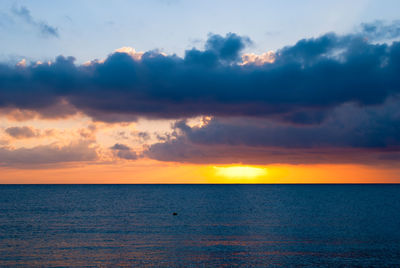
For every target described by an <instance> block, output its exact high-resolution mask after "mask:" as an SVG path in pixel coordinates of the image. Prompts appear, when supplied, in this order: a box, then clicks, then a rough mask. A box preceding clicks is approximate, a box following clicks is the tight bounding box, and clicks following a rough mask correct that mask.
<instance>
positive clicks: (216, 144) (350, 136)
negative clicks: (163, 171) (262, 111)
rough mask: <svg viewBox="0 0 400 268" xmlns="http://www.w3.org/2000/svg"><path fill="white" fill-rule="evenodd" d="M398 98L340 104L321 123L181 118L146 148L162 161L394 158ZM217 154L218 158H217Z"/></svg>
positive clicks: (398, 141)
mask: <svg viewBox="0 0 400 268" xmlns="http://www.w3.org/2000/svg"><path fill="white" fill-rule="evenodd" d="M399 111H400V103H399V101H398V100H390V101H388V102H387V103H385V104H384V105H381V106H377V107H368V108H365V107H364V108H361V107H357V106H355V105H350V104H346V105H342V106H340V107H338V108H336V109H335V110H334V111H333V112H332V113H331V114H330V115H329V116H328V117H327V118H326V120H325V121H324V122H323V123H322V124H318V125H308V126H304V125H293V124H284V123H282V122H276V121H271V120H269V119H260V118H259V119H254V118H253V119H252V118H214V119H212V120H211V121H209V122H208V124H207V125H205V126H203V127H190V126H188V124H187V123H186V122H185V121H184V120H182V121H178V122H177V123H176V124H175V125H174V126H173V128H174V130H175V131H174V132H173V133H172V135H170V136H169V137H167V138H166V139H164V141H162V142H159V143H156V144H153V145H151V146H150V147H149V148H148V149H147V151H146V152H145V154H146V155H147V156H149V157H150V158H154V159H157V160H162V161H180V162H195V163H196V162H203V163H204V162H208V161H210V162H208V163H212V162H215V161H217V162H220V161H227V159H224V157H227V158H228V162H230V161H233V162H246V163H252V164H268V163H324V162H342V163H347V162H353V163H354V162H362V163H365V162H372V160H375V162H376V161H380V160H385V161H390V160H395V159H397V158H396V157H397V156H398V152H399V151H400V112H399ZM218 158H220V159H219V160H218Z"/></svg>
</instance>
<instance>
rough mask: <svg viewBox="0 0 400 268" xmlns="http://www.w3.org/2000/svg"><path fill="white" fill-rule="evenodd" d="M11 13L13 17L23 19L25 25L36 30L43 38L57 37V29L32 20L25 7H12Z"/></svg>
mask: <svg viewBox="0 0 400 268" xmlns="http://www.w3.org/2000/svg"><path fill="white" fill-rule="evenodd" d="M11 11H12V13H13V14H14V15H16V16H18V17H19V18H21V19H23V20H24V21H25V22H26V23H27V24H30V25H32V26H33V27H35V28H37V29H38V30H39V31H40V33H41V34H42V35H43V36H44V37H59V33H58V29H57V28H56V27H54V26H51V25H49V24H47V23H45V22H43V21H38V20H36V19H34V18H33V17H32V15H31V12H30V11H29V9H28V8H27V7H25V6H21V7H19V8H17V7H15V6H14V7H13V8H12V9H11Z"/></svg>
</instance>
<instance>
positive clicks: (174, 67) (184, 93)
mask: <svg viewBox="0 0 400 268" xmlns="http://www.w3.org/2000/svg"><path fill="white" fill-rule="evenodd" d="M21 14H22V13H21ZM28 14H29V13H28ZM399 35H400V27H399V23H398V22H395V23H393V24H390V25H389V24H383V23H382V22H377V23H374V24H364V25H362V27H361V31H360V32H357V33H354V34H347V35H337V34H335V33H327V34H324V35H322V36H320V37H317V38H309V39H303V40H300V41H298V42H297V43H296V44H294V45H291V46H286V47H284V48H282V49H279V50H277V51H274V52H266V53H263V54H261V55H255V54H251V53H250V54H243V50H244V48H246V46H247V45H249V44H251V40H250V39H249V38H248V37H245V36H239V35H236V34H234V33H228V34H227V35H225V36H221V35H210V36H209V38H208V40H207V41H206V43H205V46H204V49H202V50H200V49H197V48H192V49H190V50H187V51H186V52H185V55H184V56H183V57H179V56H177V55H166V54H164V53H161V52H158V51H148V52H144V53H142V52H136V51H135V50H134V49H130V48H127V47H124V48H123V49H120V50H118V51H117V52H114V53H112V54H110V55H109V56H108V57H107V58H106V59H105V60H94V61H91V62H89V63H85V64H82V65H76V64H75V63H74V62H75V59H74V58H73V57H64V56H59V57H57V59H56V60H55V61H54V62H51V63H31V64H25V65H17V66H10V65H8V64H5V63H4V64H1V65H0V110H1V111H15V110H21V111H28V113H29V112H31V113H35V114H39V115H40V116H42V117H45V118H46V117H52V118H57V117H65V116H68V115H71V114H75V113H83V114H86V115H88V116H90V117H92V118H93V119H94V120H97V121H104V122H124V121H127V122H132V121H135V120H137V119H138V118H141V117H145V118H151V119H177V120H181V119H183V120H181V121H178V122H177V123H176V124H175V126H174V132H173V133H172V134H169V136H168V137H167V138H164V139H163V140H160V142H158V143H155V144H151V145H149V146H148V147H147V148H146V149H145V151H144V153H143V155H144V156H147V157H150V158H154V159H157V160H162V161H179V162H195V163H204V162H209V163H213V162H226V161H228V162H248V163H260V164H262V163H264V164H265V163H320V162H346V163H348V162H357V163H370V162H374V161H381V160H382V161H396V160H398V159H399V152H400V149H399V148H400V135H399V133H400V123H399V122H400V115H399V112H398V111H399V108H400V102H399V93H400V76H399V73H400V42H398V41H395V40H394V39H396V38H397V37H399ZM196 116H211V117H213V119H212V120H211V121H209V122H208V123H207V124H206V125H204V126H202V127H190V126H189V125H188V124H187V122H186V121H185V119H187V118H192V117H196ZM18 131H20V130H18ZM18 131H17V132H18ZM14 132H15V131H14ZM10 135H11V134H10ZM28 135H29V134H28ZM109 149H110V150H112V151H113V153H114V155H115V156H117V157H119V158H123V159H127V160H135V159H137V158H138V157H139V156H138V155H137V154H136V153H135V152H134V151H132V150H131V148H130V147H128V146H126V145H124V144H119V143H116V144H115V145H114V146H112V147H111V148H109ZM3 153H4V152H3Z"/></svg>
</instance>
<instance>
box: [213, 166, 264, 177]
mask: <svg viewBox="0 0 400 268" xmlns="http://www.w3.org/2000/svg"><path fill="white" fill-rule="evenodd" d="M214 170H215V175H216V176H221V177H225V178H230V179H254V178H258V177H261V176H265V175H267V173H268V172H267V169H266V168H260V167H251V166H228V167H216V166H214Z"/></svg>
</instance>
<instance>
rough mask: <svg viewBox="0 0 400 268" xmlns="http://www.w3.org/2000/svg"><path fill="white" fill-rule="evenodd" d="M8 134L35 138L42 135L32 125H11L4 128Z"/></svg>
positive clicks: (22, 137) (15, 136) (21, 137)
mask: <svg viewBox="0 0 400 268" xmlns="http://www.w3.org/2000/svg"><path fill="white" fill-rule="evenodd" d="M4 131H5V132H6V133H7V134H8V135H10V136H11V137H13V138H16V139H26V138H33V137H37V136H39V135H40V133H39V132H38V131H37V130H36V129H33V128H31V127H27V126H23V127H9V128H6V129H5V130H4Z"/></svg>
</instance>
